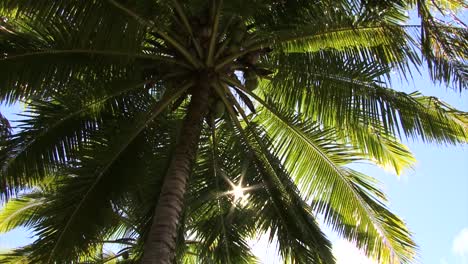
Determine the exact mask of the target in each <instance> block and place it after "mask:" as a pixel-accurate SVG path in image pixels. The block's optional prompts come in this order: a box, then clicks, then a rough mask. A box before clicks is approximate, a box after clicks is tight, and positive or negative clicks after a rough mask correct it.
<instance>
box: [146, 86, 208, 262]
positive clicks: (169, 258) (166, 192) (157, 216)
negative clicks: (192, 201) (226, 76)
mask: <svg viewBox="0 0 468 264" xmlns="http://www.w3.org/2000/svg"><path fill="white" fill-rule="evenodd" d="M196 88H197V89H196V92H194V93H192V99H191V102H190V105H189V108H188V111H187V115H186V117H185V120H184V124H183V126H182V130H181V134H180V140H179V142H178V143H177V147H176V150H175V153H174V156H173V157H172V161H171V163H170V165H169V169H168V171H167V174H166V177H165V179H164V184H163V186H162V189H161V194H160V196H159V200H158V204H157V206H156V209H155V212H154V216H153V223H152V226H151V229H150V232H149V234H148V237H147V239H146V243H145V247H144V253H143V258H142V261H141V263H144V264H150V263H151V264H169V263H172V262H173V260H174V257H175V247H176V235H177V227H178V224H179V219H180V216H181V213H182V209H183V206H184V194H185V190H186V186H187V180H188V178H189V175H190V173H191V170H192V165H193V162H194V160H195V156H196V153H197V148H198V142H199V138H200V134H201V130H202V126H203V118H204V116H205V113H206V111H207V110H208V96H209V86H208V85H206V84H202V85H199V86H198V87H196Z"/></svg>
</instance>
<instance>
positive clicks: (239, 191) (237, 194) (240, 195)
mask: <svg viewBox="0 0 468 264" xmlns="http://www.w3.org/2000/svg"><path fill="white" fill-rule="evenodd" d="M244 190H245V188H243V187H242V185H241V184H239V185H234V187H233V188H232V191H231V193H232V195H233V198H234V202H235V203H236V202H239V201H242V199H244V198H245V197H246V195H245V194H244Z"/></svg>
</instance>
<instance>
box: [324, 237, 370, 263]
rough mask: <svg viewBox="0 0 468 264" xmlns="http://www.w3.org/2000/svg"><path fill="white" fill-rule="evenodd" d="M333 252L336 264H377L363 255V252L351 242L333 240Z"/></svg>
mask: <svg viewBox="0 0 468 264" xmlns="http://www.w3.org/2000/svg"><path fill="white" fill-rule="evenodd" d="M333 254H334V255H335V258H336V264H349V263H353V264H377V262H376V261H373V260H371V259H369V258H368V257H366V256H365V255H364V252H362V251H361V250H359V249H358V248H356V246H355V245H353V244H352V243H350V242H348V241H346V240H344V239H339V240H336V241H334V242H333Z"/></svg>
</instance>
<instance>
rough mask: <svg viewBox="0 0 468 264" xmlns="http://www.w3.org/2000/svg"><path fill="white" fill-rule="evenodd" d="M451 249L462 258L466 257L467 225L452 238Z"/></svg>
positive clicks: (467, 255) (467, 244)
mask: <svg viewBox="0 0 468 264" xmlns="http://www.w3.org/2000/svg"><path fill="white" fill-rule="evenodd" d="M452 251H453V253H454V254H456V255H458V256H461V257H462V258H465V257H468V227H465V228H463V229H462V230H461V231H460V232H459V233H458V234H457V235H456V236H455V238H454V239H453V245H452Z"/></svg>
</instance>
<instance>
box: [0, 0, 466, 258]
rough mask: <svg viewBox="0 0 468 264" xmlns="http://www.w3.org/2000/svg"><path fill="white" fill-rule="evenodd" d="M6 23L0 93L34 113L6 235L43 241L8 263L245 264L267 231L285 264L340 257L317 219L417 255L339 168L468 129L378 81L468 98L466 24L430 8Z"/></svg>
mask: <svg viewBox="0 0 468 264" xmlns="http://www.w3.org/2000/svg"><path fill="white" fill-rule="evenodd" d="M455 2H456V1H454V3H455ZM414 7H416V10H417V12H418V14H419V17H420V18H421V24H420V25H404V23H405V21H407V19H408V17H407V16H406V15H405V14H406V13H405V12H406V11H407V10H409V9H411V8H414ZM0 16H1V17H2V22H1V24H0V48H1V50H2V51H3V52H2V54H3V55H2V58H1V60H0V98H1V99H2V102H6V103H13V102H17V101H23V102H25V103H26V105H27V111H26V113H24V120H23V121H22V122H21V125H19V132H17V133H15V134H13V135H11V136H8V138H7V142H6V143H4V144H3V147H2V148H1V152H2V155H1V158H2V164H3V166H2V173H1V179H2V181H1V192H2V194H3V198H4V199H5V200H9V202H8V203H7V204H6V206H5V207H4V208H3V211H2V213H1V214H0V231H7V230H10V229H11V228H14V227H17V226H27V227H29V228H31V229H32V230H33V231H34V233H35V235H36V237H37V239H36V241H34V242H33V243H32V244H31V245H29V246H26V247H24V248H22V249H18V250H17V251H15V252H14V253H12V254H11V255H9V259H10V260H11V259H13V258H14V257H15V256H16V257H20V258H22V259H23V260H24V258H27V259H28V260H29V261H30V262H34V263H52V262H81V261H83V262H86V261H97V262H100V261H104V260H110V259H113V260H115V259H116V258H120V257H121V258H122V259H124V260H125V261H129V260H134V261H137V260H138V261H141V262H142V263H171V262H173V261H175V260H176V259H177V260H178V261H184V262H186V263H190V261H195V262H196V261H199V262H202V263H211V262H216V263H250V262H252V261H254V260H255V258H254V256H253V255H252V254H251V253H250V251H249V247H248V244H247V239H248V238H250V237H253V236H256V235H259V234H265V233H268V234H269V235H270V237H271V238H275V239H277V241H278V243H279V251H280V252H281V254H282V256H283V258H284V259H285V261H290V262H291V263H333V262H334V260H333V256H332V254H331V250H330V248H331V245H330V242H329V241H328V240H327V238H326V237H325V236H324V234H323V233H322V232H321V231H320V227H319V226H318V224H317V222H316V215H322V216H323V218H324V219H325V222H326V223H327V224H329V225H330V226H332V227H333V229H334V230H335V231H337V232H338V233H339V234H340V235H341V236H343V237H345V238H346V239H349V240H350V241H353V242H355V243H356V245H357V246H358V247H359V248H361V249H363V250H364V251H365V252H366V254H367V255H369V256H370V257H373V258H375V259H377V260H378V261H379V262H381V263H408V262H411V261H412V260H413V259H414V257H415V247H416V246H415V244H414V242H413V241H412V239H411V234H410V232H409V231H408V230H407V228H406V227H405V225H404V223H403V221H402V220H400V219H399V218H398V217H397V216H395V215H394V214H392V213H391V212H390V211H389V210H388V209H387V208H386V207H385V205H384V202H385V196H384V194H383V193H382V192H381V191H380V190H379V188H378V187H377V185H376V181H375V179H373V178H372V177H370V176H367V175H365V174H363V173H360V172H357V171H355V170H352V169H351V168H350V167H349V166H348V165H349V164H351V163H352V162H355V161H358V160H365V161H368V162H372V163H375V164H377V165H381V166H387V167H388V166H390V167H392V168H393V169H394V170H395V171H396V172H400V171H401V170H402V169H404V168H407V167H410V166H411V164H412V162H413V161H414V158H413V156H412V155H411V153H410V152H409V150H408V149H407V148H406V147H405V146H404V145H402V144H401V143H400V142H399V140H398V137H402V136H405V137H410V138H412V137H420V138H422V139H423V140H425V141H428V142H437V143H449V144H459V143H463V142H466V141H467V138H468V136H467V132H468V131H467V115H466V113H463V112H460V111H458V110H456V109H453V108H452V107H450V106H449V105H447V104H445V103H444V102H441V101H440V100H438V99H437V98H433V97H426V96H423V95H421V94H419V93H412V94H406V93H403V92H398V91H395V90H392V89H391V88H390V87H389V79H390V73H391V72H392V71H397V72H399V73H400V76H401V77H403V78H407V77H408V74H409V73H410V69H411V68H410V67H413V66H420V65H421V64H422V62H423V61H425V62H427V65H428V67H429V70H430V73H431V78H432V79H433V80H434V81H435V82H444V83H447V84H450V85H453V86H454V87H456V88H457V89H459V90H460V91H462V90H464V89H466V87H467V82H466V79H467V72H466V65H465V64H464V60H465V58H466V50H467V49H466V48H467V47H466V45H467V44H466V41H465V40H466V36H467V33H468V32H467V30H466V29H465V28H464V27H455V26H453V25H446V24H444V23H443V22H441V21H439V20H437V19H436V18H435V17H434V16H433V14H432V13H431V12H430V7H429V6H428V5H427V4H425V3H424V1H392V0H386V1H314V2H312V1H305V0H288V1H279V0H258V1H251V0H249V1H243V0H236V1H222V0H193V1H186V2H185V1H184V3H182V2H179V1H178V0H172V1H169V0H167V1H163V0H161V1H150V0H145V1H143V0H141V1H132V0H126V1H120V0H105V1H104V0H102V1H91V0H89V1H81V0H80V1H78V0H76V1H75V0H68V1H46V0H36V1H27V0H3V1H1V3H0ZM409 77H410V76H409ZM12 196H15V197H13V198H12ZM112 243H120V244H121V245H123V246H124V247H123V249H122V251H120V253H118V254H117V255H113V256H111V257H110V258H107V257H108V256H104V255H105V254H103V245H104V246H105V245H108V244H112Z"/></svg>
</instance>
